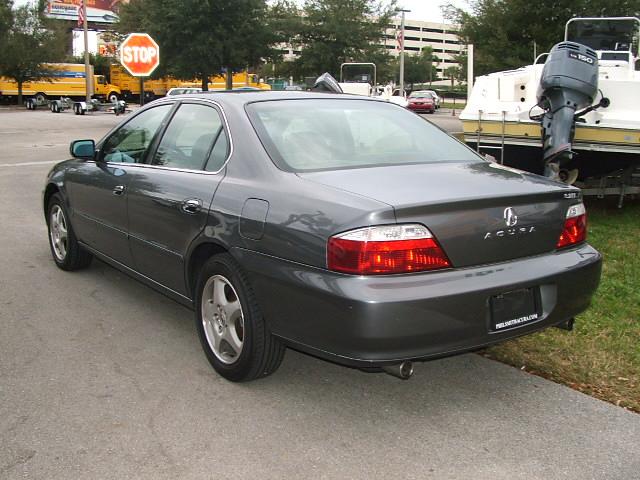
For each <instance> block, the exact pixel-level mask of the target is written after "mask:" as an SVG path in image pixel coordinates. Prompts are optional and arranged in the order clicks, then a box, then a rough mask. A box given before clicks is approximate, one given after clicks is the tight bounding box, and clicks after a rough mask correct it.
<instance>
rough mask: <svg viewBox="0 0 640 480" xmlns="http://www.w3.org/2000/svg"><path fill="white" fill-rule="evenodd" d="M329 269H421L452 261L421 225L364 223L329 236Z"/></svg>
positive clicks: (364, 271)
mask: <svg viewBox="0 0 640 480" xmlns="http://www.w3.org/2000/svg"><path fill="white" fill-rule="evenodd" d="M327 266H328V268H329V270H334V271H336V272H342V273H351V274H355V275H381V274H392V273H409V272H421V271H425V270H435V269H438V268H447V267H450V266H451V262H449V259H448V258H447V255H446V254H445V253H444V251H443V250H442V248H441V247H440V245H438V242H437V241H436V239H435V238H434V237H433V235H432V234H431V232H430V231H429V229H428V228H427V227H425V226H424V225H419V224H410V225H385V226H379V227H366V228H359V229H357V230H351V231H349V232H345V233H341V234H339V235H335V236H333V237H331V238H329V242H328V244H327Z"/></svg>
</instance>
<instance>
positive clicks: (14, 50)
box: [0, 1, 61, 104]
mask: <svg viewBox="0 0 640 480" xmlns="http://www.w3.org/2000/svg"><path fill="white" fill-rule="evenodd" d="M1 5H2V7H0V17H3V18H7V16H8V15H10V21H11V24H10V27H9V29H8V30H7V31H6V32H5V34H4V39H3V42H2V43H3V47H2V49H0V75H3V76H5V77H8V78H11V79H13V80H14V81H15V82H16V83H17V84H18V104H21V103H22V85H23V84H24V83H25V82H29V81H34V80H41V79H46V78H48V77H49V76H50V75H51V72H50V70H49V69H47V67H46V65H45V63H46V62H55V61H57V60H59V59H60V58H61V57H60V55H61V51H60V50H59V45H60V44H61V42H60V41H59V39H58V38H57V35H56V32H55V31H52V30H50V29H48V28H47V26H46V24H47V22H46V20H45V19H44V17H43V16H42V15H41V12H40V11H39V10H38V8H37V7H32V6H29V5H25V6H22V7H18V8H9V14H7V12H6V6H7V5H9V6H10V7H11V3H9V2H6V1H5V2H4V3H3V4H1ZM0 25H2V20H0ZM0 28H2V27H1V26H0ZM0 34H1V32H0Z"/></svg>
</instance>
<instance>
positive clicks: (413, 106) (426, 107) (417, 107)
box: [407, 104, 436, 112]
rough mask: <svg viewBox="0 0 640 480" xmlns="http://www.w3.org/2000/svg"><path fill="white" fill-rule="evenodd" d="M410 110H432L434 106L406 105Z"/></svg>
mask: <svg viewBox="0 0 640 480" xmlns="http://www.w3.org/2000/svg"><path fill="white" fill-rule="evenodd" d="M407 108H408V109H409V110H411V111H412V112H433V111H435V109H436V107H435V106H433V105H411V104H409V106H408V107H407Z"/></svg>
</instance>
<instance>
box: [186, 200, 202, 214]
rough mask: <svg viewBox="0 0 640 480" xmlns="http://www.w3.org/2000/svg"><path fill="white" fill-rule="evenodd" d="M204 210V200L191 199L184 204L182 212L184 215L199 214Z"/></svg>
mask: <svg viewBox="0 0 640 480" xmlns="http://www.w3.org/2000/svg"><path fill="white" fill-rule="evenodd" d="M201 209H202V200H200V199H199V198H191V199H189V200H185V201H184V202H182V211H183V212H184V213H190V214H194V213H198V212H199V211H200V210H201Z"/></svg>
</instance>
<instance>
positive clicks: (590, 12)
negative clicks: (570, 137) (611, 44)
mask: <svg viewBox="0 0 640 480" xmlns="http://www.w3.org/2000/svg"><path fill="white" fill-rule="evenodd" d="M638 12H640V0H538V1H535V2H532V1H530V0H473V1H471V13H469V12H466V11H464V10H462V9H459V8H456V7H455V6H453V5H451V4H450V5H448V6H447V7H446V9H445V16H446V17H447V18H448V19H450V20H452V21H453V22H455V23H457V24H459V25H460V36H461V37H462V39H463V40H464V41H465V42H466V43H472V44H474V71H475V73H476V74H477V75H484V74H487V73H490V72H495V71H500V70H508V69H512V68H517V67H521V66H523V65H527V64H531V63H532V62H533V60H534V59H533V45H534V42H535V43H536V46H537V51H538V52H548V51H549V50H550V49H551V47H552V46H553V45H554V44H556V43H558V42H560V41H562V39H563V38H564V25H565V23H566V22H567V20H569V19H570V18H571V17H575V16H581V17H600V16H604V15H606V16H635V15H637V14H638Z"/></svg>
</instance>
